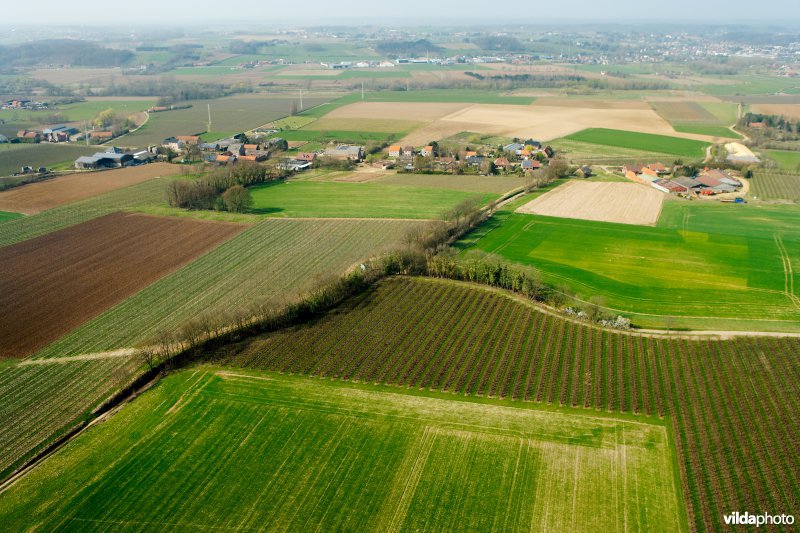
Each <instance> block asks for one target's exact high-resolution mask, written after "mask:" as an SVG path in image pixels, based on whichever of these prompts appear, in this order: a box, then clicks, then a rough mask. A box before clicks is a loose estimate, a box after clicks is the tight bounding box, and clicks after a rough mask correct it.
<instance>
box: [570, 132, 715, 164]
mask: <svg viewBox="0 0 800 533" xmlns="http://www.w3.org/2000/svg"><path fill="white" fill-rule="evenodd" d="M566 138H567V139H570V140H573V141H579V142H584V143H591V144H599V145H605V146H613V147H619V148H628V149H632V150H641V151H644V152H657V153H661V154H669V155H674V156H680V157H687V158H702V157H703V156H704V155H705V150H706V148H707V147H708V145H709V143H704V142H701V141H694V140H691V139H681V138H679V137H668V136H666V135H653V134H649V133H636V132H632V131H622V130H609V129H604V128H590V129H586V130H583V131H579V132H578V133H573V134H572V135H568V136H567V137H566Z"/></svg>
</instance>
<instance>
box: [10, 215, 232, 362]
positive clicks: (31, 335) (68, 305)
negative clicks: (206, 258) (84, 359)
mask: <svg viewBox="0 0 800 533" xmlns="http://www.w3.org/2000/svg"><path fill="white" fill-rule="evenodd" d="M245 228H246V226H242V225H239V224H229V223H220V222H208V221H201V220H188V219H178V218H165V217H153V216H147V215H141V214H132V213H113V214H111V215H107V216H104V217H100V218H97V219H94V220H90V221H88V222H84V223H83V224H78V225H77V226H73V227H70V228H67V229H64V230H61V231H56V232H53V233H50V234H47V235H44V236H42V237H37V238H35V239H31V240H28V241H25V242H21V243H19V244H14V245H11V246H6V247H3V248H0V309H1V310H2V320H0V358H2V357H24V356H27V355H30V354H32V353H34V352H36V351H37V350H39V349H41V348H43V347H44V346H46V345H48V344H49V343H51V342H53V341H55V340H56V339H58V338H60V337H61V336H63V335H64V334H66V333H68V332H69V331H71V330H73V329H75V328H76V327H78V326H80V325H81V324H83V323H84V322H86V321H88V320H90V319H92V318H94V317H96V316H97V315H99V314H100V313H102V312H103V311H105V310H106V309H108V308H110V307H112V306H113V305H115V304H117V303H119V302H121V301H122V300H124V299H125V298H127V297H128V296H130V295H132V294H134V293H136V292H138V291H139V290H141V289H142V288H144V287H146V286H147V285H149V284H151V283H152V282H154V281H156V280H157V279H159V278H161V277H162V276H164V275H165V274H168V273H170V272H172V271H174V270H177V269H178V268H180V267H181V266H183V265H185V264H187V263H189V262H190V261H191V260H192V259H194V258H195V257H197V256H199V255H201V254H203V253H205V252H207V251H208V250H211V249H212V248H214V247H216V246H217V245H218V244H220V243H221V242H223V241H225V240H227V239H229V238H231V237H232V236H234V235H236V234H238V233H239V232H241V231H243V230H244V229H245Z"/></svg>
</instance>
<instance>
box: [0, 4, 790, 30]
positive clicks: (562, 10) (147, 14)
mask: <svg viewBox="0 0 800 533" xmlns="http://www.w3.org/2000/svg"><path fill="white" fill-rule="evenodd" d="M20 5H27V6H28V8H22V9H17V8H12V6H10V5H7V6H4V7H6V8H8V9H3V10H2V11H3V13H2V15H1V16H0V24H2V23H5V24H19V25H23V24H24V25H26V26H27V25H39V24H44V25H53V24H76V23H87V24H92V25H95V24H104V25H109V26H120V25H126V23H141V22H150V23H155V24H171V25H180V24H181V23H183V22H189V21H191V22H197V21H207V22H213V21H225V22H233V21H248V22H250V23H253V22H263V23H269V22H288V24H289V25H291V26H303V25H307V24H318V23H320V22H326V21H327V22H329V23H331V24H347V23H348V22H352V23H361V22H364V21H367V20H372V21H375V22H381V23H383V24H387V25H388V24H390V23H391V22H392V20H396V21H397V22H402V23H404V24H407V23H409V22H410V21H413V20H417V21H418V23H419V24H420V25H424V26H436V25H443V26H452V25H456V24H458V23H459V22H465V21H471V22H480V21H486V22H497V21H503V20H505V21H508V22H509V23H510V24H514V25H519V23H520V22H522V21H528V22H537V21H541V22H551V21H564V20H575V21H580V22H603V23H613V22H618V21H648V22H651V23H653V24H657V23H658V22H660V21H693V22H697V23H714V22H739V23H748V22H755V21H775V22H783V23H784V24H792V25H797V24H798V23H800V2H798V0H757V1H753V0H726V1H722V0H614V1H610V0H607V1H604V2H603V1H598V0H553V1H551V2H525V1H522V2H500V3H497V4H494V3H492V2H486V1H485V0H481V1H478V0H439V1H431V0H402V1H399V2H398V1H393V2H384V1H380V0H373V1H365V0H302V1H297V2H293V1H285V0H281V1H276V0H259V1H255V2H224V1H220V0H136V1H132V0H124V1H123V0H71V1H65V0H29V2H22V3H20ZM526 6H528V7H527V14H526ZM29 8H30V9H29Z"/></svg>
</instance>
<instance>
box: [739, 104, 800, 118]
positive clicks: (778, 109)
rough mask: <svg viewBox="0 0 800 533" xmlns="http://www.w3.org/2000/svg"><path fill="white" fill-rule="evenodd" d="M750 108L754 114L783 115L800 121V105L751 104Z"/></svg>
mask: <svg viewBox="0 0 800 533" xmlns="http://www.w3.org/2000/svg"><path fill="white" fill-rule="evenodd" d="M750 107H751V109H752V110H753V111H754V112H756V113H763V114H764V115H783V116H785V117H788V118H794V119H800V104H753V105H752V106H750Z"/></svg>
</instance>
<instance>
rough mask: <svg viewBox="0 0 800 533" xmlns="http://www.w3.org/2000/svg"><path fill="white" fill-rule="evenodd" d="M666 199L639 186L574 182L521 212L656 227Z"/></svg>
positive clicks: (651, 190) (518, 210) (521, 209)
mask: <svg viewBox="0 0 800 533" xmlns="http://www.w3.org/2000/svg"><path fill="white" fill-rule="evenodd" d="M665 197H666V195H665V194H663V193H661V192H659V191H657V190H655V189H653V188H651V187H647V186H646V185H640V184H637V183H613V182H589V181H572V182H570V183H567V184H566V185H562V186H561V187H557V188H556V189H554V190H552V191H550V192H548V193H546V194H543V195H542V196H540V197H538V198H536V199H535V200H533V201H531V202H528V203H527V204H525V205H523V206H522V207H520V208H519V209H517V212H518V213H528V214H535V215H544V216H549V217H561V218H578V219H582V220H597V221H600V222H617V223H620V224H637V225H646V226H653V225H655V223H656V221H658V216H659V214H660V213H661V205H662V203H663V202H664V198H665Z"/></svg>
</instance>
